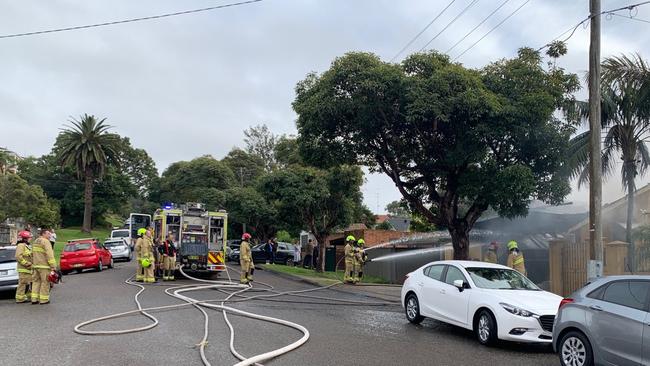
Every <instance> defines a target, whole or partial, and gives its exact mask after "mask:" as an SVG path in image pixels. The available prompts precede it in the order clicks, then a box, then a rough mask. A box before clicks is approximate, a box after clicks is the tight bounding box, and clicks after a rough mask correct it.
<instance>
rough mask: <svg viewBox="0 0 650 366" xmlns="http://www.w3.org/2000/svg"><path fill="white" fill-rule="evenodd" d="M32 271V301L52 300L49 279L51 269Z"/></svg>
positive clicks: (45, 301) (43, 301) (42, 302)
mask: <svg viewBox="0 0 650 366" xmlns="http://www.w3.org/2000/svg"><path fill="white" fill-rule="evenodd" d="M32 272H33V273H32V302H33V303H36V302H40V303H41V304H45V303H48V302H50V281H48V280H47V276H48V275H49V274H50V270H49V269H34V270H33V271H32Z"/></svg>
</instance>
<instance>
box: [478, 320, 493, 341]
mask: <svg viewBox="0 0 650 366" xmlns="http://www.w3.org/2000/svg"><path fill="white" fill-rule="evenodd" d="M478 337H479V340H480V341H481V342H482V343H488V341H489V340H490V319H489V318H488V315H487V314H482V315H481V317H480V318H479V320H478Z"/></svg>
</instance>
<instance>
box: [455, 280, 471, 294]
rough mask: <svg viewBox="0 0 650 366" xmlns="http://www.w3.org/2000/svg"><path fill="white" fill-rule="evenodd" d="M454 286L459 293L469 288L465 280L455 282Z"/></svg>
mask: <svg viewBox="0 0 650 366" xmlns="http://www.w3.org/2000/svg"><path fill="white" fill-rule="evenodd" d="M454 286H456V287H457V288H458V291H460V292H463V291H464V290H465V289H466V288H468V286H467V285H466V283H465V281H463V280H455V281H454Z"/></svg>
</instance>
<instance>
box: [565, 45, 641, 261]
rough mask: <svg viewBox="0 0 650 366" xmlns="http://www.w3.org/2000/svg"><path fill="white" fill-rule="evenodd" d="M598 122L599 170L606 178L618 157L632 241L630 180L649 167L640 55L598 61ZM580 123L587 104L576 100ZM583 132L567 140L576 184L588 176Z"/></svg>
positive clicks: (633, 187) (632, 184) (586, 115)
mask: <svg viewBox="0 0 650 366" xmlns="http://www.w3.org/2000/svg"><path fill="white" fill-rule="evenodd" d="M602 70H603V72H602V80H601V123H602V127H603V135H604V138H603V148H602V168H603V175H604V177H605V178H607V177H608V176H611V175H612V174H613V173H614V171H615V169H616V162H617V161H619V159H620V160H621V161H622V162H623V164H622V165H621V177H622V182H621V183H622V185H623V189H624V190H625V191H626V192H627V222H626V235H625V237H626V241H627V242H628V243H630V245H631V244H632V243H633V239H634V238H633V232H632V220H633V218H634V193H635V191H636V185H635V182H634V181H635V179H636V178H637V177H639V176H643V175H645V173H646V172H647V170H648V167H649V166H650V151H648V146H647V145H646V141H647V140H648V138H650V65H648V63H647V62H646V61H644V60H643V59H642V58H641V57H640V56H639V55H634V56H631V57H628V56H618V57H610V58H607V59H605V61H603V64H602ZM577 105H578V110H579V111H581V112H582V114H581V115H582V117H583V120H584V121H588V118H589V107H588V104H587V103H586V102H579V103H577ZM590 135H591V133H590V132H589V131H586V132H583V133H581V134H579V135H577V136H576V137H574V138H573V139H572V140H571V150H570V155H569V157H570V159H569V164H570V165H569V167H570V168H571V169H572V173H573V176H574V177H579V179H578V185H579V186H580V185H582V184H584V183H587V182H588V180H589V139H590ZM633 248H634V247H633V246H632V247H631V248H630V249H631V250H630V251H629V255H630V258H629V259H630V261H629V263H631V266H632V270H634V265H635V264H636V261H635V259H634V250H633Z"/></svg>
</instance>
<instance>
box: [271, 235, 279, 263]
mask: <svg viewBox="0 0 650 366" xmlns="http://www.w3.org/2000/svg"><path fill="white" fill-rule="evenodd" d="M271 245H272V249H271V250H272V253H271V263H275V258H277V255H278V239H276V238H273V240H272V241H271Z"/></svg>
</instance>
